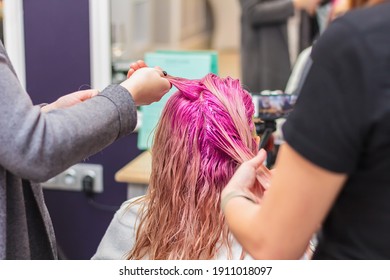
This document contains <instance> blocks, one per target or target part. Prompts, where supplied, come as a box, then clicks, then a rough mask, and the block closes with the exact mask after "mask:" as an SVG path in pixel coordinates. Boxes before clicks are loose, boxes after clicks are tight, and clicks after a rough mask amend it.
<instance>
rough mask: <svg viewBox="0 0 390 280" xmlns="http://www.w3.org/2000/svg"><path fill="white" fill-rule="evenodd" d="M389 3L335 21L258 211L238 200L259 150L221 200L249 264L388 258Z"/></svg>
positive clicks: (320, 45)
mask: <svg viewBox="0 0 390 280" xmlns="http://www.w3.org/2000/svg"><path fill="white" fill-rule="evenodd" d="M389 30H390V2H389V1H385V2H384V3H383V4H378V5H376V6H374V7H371V8H363V9H357V10H354V11H351V12H349V13H347V14H346V15H344V16H342V17H340V18H338V19H336V20H335V21H333V23H332V24H331V25H330V26H329V27H328V29H327V30H326V31H325V33H324V34H323V35H322V36H321V37H320V39H319V40H318V42H317V44H316V45H315V46H314V48H313V52H312V60H313V64H312V66H311V68H310V71H309V73H308V76H307V78H306V80H305V83H304V85H303V87H302V91H301V94H300V96H299V98H298V100H297V103H296V105H295V108H294V110H293V112H292V113H291V114H290V115H289V117H288V119H287V121H286V123H285V125H284V126H283V134H284V138H285V141H286V143H285V144H283V145H282V147H281V148H280V151H279V155H278V159H277V162H276V168H275V169H276V172H274V175H273V179H272V181H271V186H270V187H269V190H268V191H267V193H266V195H265V198H264V200H263V201H262V204H261V208H260V206H259V205H257V204H254V203H252V202H251V201H249V200H247V199H245V197H248V196H253V194H251V193H250V191H249V190H250V188H251V187H253V185H254V183H255V180H256V179H255V178H256V176H255V175H256V170H257V168H258V167H259V166H260V165H261V164H262V163H263V161H264V158H265V153H264V151H260V152H259V154H258V155H257V156H256V157H255V158H254V159H252V160H250V161H248V162H246V163H243V164H242V165H241V167H240V168H239V169H238V170H237V172H236V173H235V175H234V176H233V178H232V179H231V181H230V182H229V183H228V185H227V186H226V188H225V189H224V191H223V193H222V199H221V205H222V207H223V210H224V213H225V217H226V219H227V222H228V224H229V227H230V229H231V230H232V232H233V234H234V235H235V237H236V238H237V240H238V241H239V242H240V243H241V244H242V245H243V247H244V248H245V249H246V250H247V251H248V252H249V253H250V254H251V255H252V256H253V257H254V258H259V259H260V258H264V259H294V258H299V257H300V256H301V255H302V253H303V252H304V250H305V249H306V244H307V243H308V241H309V240H310V239H311V238H312V236H313V234H315V233H316V232H317V231H318V230H319V229H320V231H319V234H318V237H319V239H318V246H317V248H316V251H315V253H314V256H313V258H314V259H390V240H389V238H388V233H389V231H390V203H389V200H390V172H389V170H390V121H389V120H390V36H389Z"/></svg>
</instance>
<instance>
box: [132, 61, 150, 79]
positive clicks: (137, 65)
mask: <svg viewBox="0 0 390 280" xmlns="http://www.w3.org/2000/svg"><path fill="white" fill-rule="evenodd" d="M144 67H148V66H147V65H146V63H145V61H143V60H137V61H136V62H133V63H131V64H130V69H129V72H127V78H130V76H131V75H133V74H134V72H135V71H137V70H138V69H141V68H144Z"/></svg>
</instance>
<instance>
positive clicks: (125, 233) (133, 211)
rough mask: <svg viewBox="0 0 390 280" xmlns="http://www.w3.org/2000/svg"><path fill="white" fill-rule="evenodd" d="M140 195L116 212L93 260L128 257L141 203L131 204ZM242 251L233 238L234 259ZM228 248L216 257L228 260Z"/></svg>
mask: <svg viewBox="0 0 390 280" xmlns="http://www.w3.org/2000/svg"><path fill="white" fill-rule="evenodd" d="M138 198H139V197H136V198H132V199H130V200H127V201H125V202H124V203H123V204H122V205H121V207H120V208H119V210H118V211H117V212H116V213H115V215H114V217H113V219H112V220H111V223H110V225H109V226H108V228H107V231H106V233H105V234H104V236H103V239H102V240H101V242H100V244H99V246H98V248H97V251H96V253H95V255H94V256H93V257H92V259H93V260H123V259H126V254H127V253H128V252H129V251H130V249H131V248H132V247H133V246H134V242H135V235H136V230H137V222H138V221H137V217H138V214H137V213H138V210H139V207H140V205H139V204H137V205H133V206H132V207H129V204H130V203H131V202H132V201H134V200H136V199H138ZM241 252H242V247H241V246H240V244H239V243H238V242H237V241H236V240H235V239H234V238H233V242H232V255H233V259H235V260H239V259H240V256H241ZM227 256H228V254H227V250H226V248H222V249H221V250H220V251H219V252H218V254H217V257H216V259H218V260H226V259H227ZM245 259H246V260H250V259H252V258H251V257H250V256H249V254H246V256H245Z"/></svg>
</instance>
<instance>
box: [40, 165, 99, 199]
mask: <svg viewBox="0 0 390 280" xmlns="http://www.w3.org/2000/svg"><path fill="white" fill-rule="evenodd" d="M86 176H91V177H92V178H93V190H92V191H93V192H94V193H102V192H103V166H102V165H100V164H91V163H78V164H75V165H73V166H71V167H69V168H68V169H67V170H65V171H64V172H62V173H60V174H58V175H57V176H55V177H53V178H51V179H49V180H47V181H46V182H44V183H42V186H43V187H44V188H45V189H51V190H54V189H55V190H65V191H83V183H82V182H83V179H84V178H85V177H86Z"/></svg>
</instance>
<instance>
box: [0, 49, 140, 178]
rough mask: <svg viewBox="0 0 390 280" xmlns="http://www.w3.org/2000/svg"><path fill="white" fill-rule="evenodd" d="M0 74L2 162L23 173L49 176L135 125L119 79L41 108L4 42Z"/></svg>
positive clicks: (128, 98) (133, 112) (24, 175)
mask: <svg viewBox="0 0 390 280" xmlns="http://www.w3.org/2000/svg"><path fill="white" fill-rule="evenodd" d="M0 77H1V80H0V100H1V101H0V128H1V133H0V143H1V145H0V165H1V166H3V167H5V168H6V169H7V170H9V171H10V172H12V173H14V174H15V175H18V176H20V177H21V178H24V179H29V180H32V181H36V182H42V181H46V180H47V179H49V178H51V177H53V176H54V175H56V174H58V173H59V172H62V171H63V170H65V169H66V168H68V167H69V166H71V165H73V164H75V163H77V162H79V161H80V160H82V159H84V158H86V157H88V156H90V155H92V154H94V153H96V152H98V151H100V150H102V149H103V148H105V147H106V146H107V145H109V144H111V143H112V142H113V141H114V140H116V139H117V138H119V137H121V136H124V135H127V134H129V133H130V132H131V131H132V130H133V129H134V128H135V125H136V122H137V113H136V106H135V104H134V102H133V100H132V97H131V95H130V94H129V92H128V91H127V90H126V89H125V88H123V87H121V86H120V85H111V86H109V87H107V88H106V89H105V90H103V91H102V92H101V93H100V94H99V95H98V96H96V97H94V98H92V99H89V100H87V101H85V102H82V103H80V104H77V105H75V106H72V107H70V108H67V109H58V110H53V111H50V112H48V113H42V112H41V110H40V109H41V108H40V106H33V104H32V101H31V99H30V97H29V96H28V94H27V93H26V92H25V91H24V90H23V89H22V87H21V85H20V83H19V81H18V79H17V77H16V75H15V73H14V71H13V70H12V66H11V64H10V62H9V59H8V57H7V55H6V54H5V52H4V49H3V47H2V45H0Z"/></svg>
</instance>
